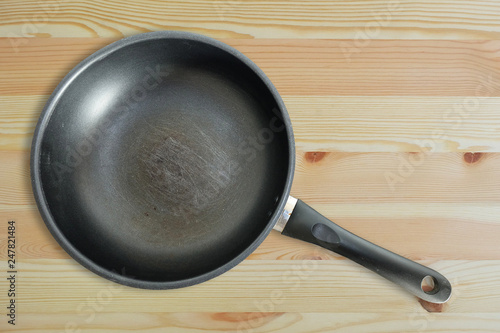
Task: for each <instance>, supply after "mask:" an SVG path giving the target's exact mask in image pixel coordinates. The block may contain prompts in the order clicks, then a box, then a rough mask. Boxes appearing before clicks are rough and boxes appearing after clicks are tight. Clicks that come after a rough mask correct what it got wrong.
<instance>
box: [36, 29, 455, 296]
mask: <svg viewBox="0 0 500 333" xmlns="http://www.w3.org/2000/svg"><path fill="white" fill-rule="evenodd" d="M294 164H295V147H294V139H293V132H292V125H291V122H290V119H289V117H288V113H287V111H286V108H285V105H284V103H283V101H282V100H281V98H280V96H279V94H278V92H277V90H276V89H275V88H274V86H273V85H272V84H271V82H270V80H269V79H268V78H267V77H266V76H265V74H264V73H263V72H262V71H261V70H260V69H259V68H258V67H257V66H256V65H255V64H254V63H253V62H252V61H250V60H249V59H248V58H247V57H245V56H244V55H243V54H241V53H240V52H238V51H237V50H235V49H233V48H231V47H229V46H228V45H226V44H224V43H222V42H219V41H217V40H214V39H211V38H208V37H205V36H202V35H198V34H193V33H187V32H175V31H161V32H152V33H145V34H140V35H136V36H132V37H129V38H125V39H122V40H120V41H117V42H115V43H113V44H111V45H109V46H107V47H104V48H103V49H101V50H99V51H97V52H96V53H94V54H93V55H91V56H90V57H88V58H87V59H85V60H84V61H83V62H82V63H80V64H79V65H78V66H76V67H75V68H74V69H73V70H72V71H71V72H70V73H69V74H68V75H67V76H66V77H65V78H64V79H63V80H62V82H61V83H60V84H59V85H58V86H57V88H56V89H55V91H54V92H53V94H52V95H51V97H50V98H49V100H48V102H47V104H46V106H45V109H44V110H43V112H42V114H41V116H40V119H39V122H38V125H37V127H36V130H35V134H34V138H33V144H32V150H31V179H32V186H33V192H34V196H35V198H36V201H37V205H38V208H39V211H40V213H41V216H42V218H43V220H44V221H45V223H46V225H47V227H48V229H49V230H50V232H51V233H52V235H53V236H54V237H55V239H56V240H57V241H58V242H59V244H60V245H61V246H62V247H63V248H64V250H66V251H67V252H68V253H69V254H70V255H71V256H72V257H73V258H74V259H75V260H76V261H78V262H79V263H80V264H82V265H83V266H85V267H86V268H88V269H90V270H91V271H93V272H94V273H96V274H98V275H100V276H102V277H104V278H107V279H109V280H112V281H115V282H118V283H121V284H124V285H128V286H133V287H139V288H148V289H169V288H179V287H186V286H190V285H194V284H197V283H201V282H204V281H206V280H209V279H211V278H214V277H215V276H217V275H219V274H222V273H224V272H225V271H227V270H229V269H230V268H232V267H233V266H235V265H236V264H238V263H239V262H241V261H242V260H243V259H244V258H246V257H247V256H248V255H249V254H250V253H251V252H252V251H254V250H255V249H256V248H257V246H258V245H259V244H260V243H261V242H262V241H263V240H264V238H265V237H266V236H267V235H268V234H269V233H270V232H271V230H272V229H273V228H274V229H276V230H278V231H279V232H281V233H282V234H283V235H286V236H290V237H294V238H297V239H300V240H303V241H306V242H310V243H314V244H317V245H319V246H322V247H324V248H326V249H329V250H331V251H334V252H336V253H339V254H341V255H343V256H345V257H347V258H350V259H352V260H354V261H355V262H357V263H359V264H361V265H363V266H364V267H366V268H368V269H370V270H372V271H374V272H376V273H378V274H380V275H381V276H383V277H385V278H387V279H389V280H390V281H392V282H394V283H396V284H398V285H399V286H401V287H403V288H405V289H407V290H408V291H410V292H411V293H413V294H415V295H416V296H418V297H420V298H421V299H424V300H427V301H430V302H435V303H442V302H446V301H447V300H448V299H449V297H450V294H451V285H450V283H449V282H448V280H447V279H446V278H445V277H444V276H442V275H441V274H439V273H438V272H436V271H434V270H432V269H430V268H428V267H425V266H422V265H420V264H418V263H415V262H413V261H410V260H408V259H406V258H404V257H401V256H399V255H397V254H394V253H392V252H390V251H388V250H385V249H383V248H381V247H379V246H377V245H374V244H372V243H370V242H368V241H366V240H364V239H362V238H360V237H357V236H355V235H353V234H352V233H350V232H348V231H346V230H345V229H343V228H341V227H340V226H338V225H336V224H334V223H333V222H331V221H329V220H328V219H327V218H325V217H323V216H322V215H320V214H319V213H318V212H316V211H315V210H313V209H312V208H311V207H309V206H308V205H307V204H305V203H304V202H302V201H300V200H297V199H295V198H293V197H290V196H289V193H290V187H291V184H292V178H293V172H294ZM297 246H299V244H297ZM424 278H425V279H431V280H432V282H433V284H434V287H433V289H432V290H427V291H424V290H422V281H423V280H424Z"/></svg>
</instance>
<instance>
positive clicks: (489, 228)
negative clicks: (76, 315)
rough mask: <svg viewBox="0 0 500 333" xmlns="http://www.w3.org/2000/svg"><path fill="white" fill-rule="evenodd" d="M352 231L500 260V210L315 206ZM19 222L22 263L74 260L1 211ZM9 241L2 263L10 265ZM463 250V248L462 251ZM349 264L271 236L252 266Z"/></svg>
mask: <svg viewBox="0 0 500 333" xmlns="http://www.w3.org/2000/svg"><path fill="white" fill-rule="evenodd" d="M313 207H314V208H316V209H317V210H318V211H320V212H321V213H323V214H324V215H325V216H327V217H329V218H330V219H332V220H333V221H335V222H336V223H337V224H339V225H341V226H342V227H344V228H346V229H347V230H349V231H351V232H353V233H355V234H357V235H359V236H362V237H364V238H366V239H368V240H370V241H372V242H373V243H375V244H379V245H381V246H383V247H385V248H388V249H390V250H392V251H394V252H397V253H399V254H401V255H403V256H405V257H407V258H410V259H412V260H437V259H440V260H444V259H446V260H485V259H490V260H492V259H496V260H500V252H499V251H492V250H491V249H492V248H496V247H497V246H498V239H499V238H500V208H498V207H492V206H491V205H484V204H467V205H466V206H464V205H463V204H429V203H416V204H412V203H406V204H404V203H403V204H397V203H395V204H314V203H313ZM10 220H15V221H16V222H17V231H18V232H17V238H18V241H17V250H16V253H17V254H16V255H17V257H18V258H19V259H21V260H24V259H37V258H46V259H68V258H69V255H68V254H67V253H66V252H65V251H64V250H63V249H62V248H61V247H60V246H59V245H58V244H57V242H56V241H55V240H54V239H53V237H52V236H51V235H50V233H49V231H48V230H47V228H46V227H45V224H44V223H43V221H42V219H41V217H40V215H39V214H38V211H37V210H36V209H34V208H33V209H29V210H28V209H26V210H23V211H0V221H10ZM4 236H5V235H1V236H0V259H3V260H6V259H7V250H6V247H7V242H6V241H5V237H4ZM457 244H461V245H460V246H459V247H457ZM304 259H321V260H344V258H343V257H341V256H339V255H336V254H334V253H332V252H330V251H328V250H325V249H322V248H319V247H317V246H315V245H311V244H307V243H304V242H300V241H297V240H295V239H291V238H288V237H285V236H282V235H280V234H279V233H277V232H271V234H270V235H269V236H268V237H267V238H266V240H265V241H264V242H263V243H262V244H261V246H259V247H258V248H257V249H256V250H255V252H254V253H253V254H251V255H250V257H249V258H248V260H304Z"/></svg>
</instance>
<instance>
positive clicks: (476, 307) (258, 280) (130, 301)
mask: <svg viewBox="0 0 500 333" xmlns="http://www.w3.org/2000/svg"><path fill="white" fill-rule="evenodd" d="M421 262H422V263H423V264H426V265H429V266H430V267H432V268H434V269H437V270H439V271H440V272H442V273H443V274H444V275H446V276H447V277H448V278H449V279H450V281H451V283H452V285H453V288H454V294H453V298H452V299H451V300H450V302H449V303H448V304H447V305H446V309H445V312H446V313H491V314H498V312H499V311H500V303H499V302H497V300H498V298H499V297H500V282H499V280H498V278H497V277H498V274H500V261H498V260H484V261H481V260H478V261H463V260H450V261H448V260H441V261H439V262H437V261H421ZM18 270H19V271H20V272H21V273H19V283H18V292H19V295H20V296H19V297H20V302H21V304H22V310H21V311H23V312H24V313H58V314H62V313H66V314H75V313H77V314H78V311H79V309H78V307H79V306H80V303H82V302H86V301H87V300H89V299H90V300H92V299H94V300H95V302H97V301H98V299H109V301H106V302H105V301H100V302H101V303H103V304H101V305H102V308H103V309H102V310H101V311H99V312H133V311H135V310H137V309H141V310H140V311H141V312H225V311H228V310H229V309H231V311H232V312H259V311H263V312H303V311H304V310H305V309H304V304H307V310H306V312H345V310H346V309H351V310H353V311H354V310H355V311H354V312H377V313H392V314H407V313H412V312H414V311H420V312H424V311H425V310H424V309H422V307H421V306H420V305H419V304H418V302H416V300H415V299H414V296H412V295H410V294H408V293H407V292H405V291H403V290H402V289H400V288H398V287H395V286H394V285H392V284H391V283H390V282H388V281H386V280H385V279H383V278H381V277H379V276H377V275H375V274H373V273H372V272H370V271H368V270H366V269H364V268H362V267H360V266H359V265H357V264H355V263H353V262H351V261H348V260H338V261H322V260H302V261H296V260H292V261H288V260H281V261H275V260H270V261H268V260H247V261H244V262H243V263H242V264H240V265H238V266H237V267H235V268H234V269H232V270H231V271H229V272H227V273H224V274H223V275H221V276H219V277H217V278H215V279H213V280H210V281H208V282H207V283H203V284H200V285H196V286H193V287H189V288H184V289H175V290H163V291H158V290H142V289H136V288H130V287H125V286H121V285H118V284H115V283H112V282H109V281H107V280H104V279H102V278H100V277H98V276H96V275H94V274H93V273H91V272H89V271H87V270H86V269H85V268H83V267H81V266H80V265H79V264H77V263H75V262H74V261H72V260H69V259H25V260H23V261H21V262H20V263H19V264H18ZM55 277H57V278H55ZM7 283H8V281H7V280H6V279H2V280H1V281H0V288H2V290H5V288H6V286H7ZM250 290H251V292H249V291H250ZM23 299H24V300H28V299H29V300H30V301H29V302H27V301H23ZM361 300H362V301H361ZM104 303H106V304H104ZM80 311H81V309H80Z"/></svg>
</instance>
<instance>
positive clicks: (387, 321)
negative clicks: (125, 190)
mask: <svg viewBox="0 0 500 333" xmlns="http://www.w3.org/2000/svg"><path fill="white" fill-rule="evenodd" d="M164 29H172V30H183V31H191V32H197V33H202V34H205V35H208V36H211V37H214V38H217V39H220V40H222V41H224V42H226V43H228V44H230V45H232V46H233V47H235V48H237V49H238V50H240V51H242V52H243V53H244V54H245V55H247V56H248V57H249V58H251V60H253V61H254V62H255V63H256V64H257V65H258V66H260V67H261V68H262V69H263V70H264V72H265V73H266V74H267V75H268V76H269V77H270V79H271V80H272V82H273V83H274V84H275V86H276V87H277V89H278V90H279V92H280V93H281V94H282V96H283V99H284V101H285V104H286V105H287V108H288V110H289V113H290V117H291V119H292V122H293V125H294V130H295V138H296V145H297V155H296V158H297V165H296V175H295V181H294V184H293V189H292V194H293V195H294V196H296V197H299V198H301V199H303V200H304V201H306V202H308V203H309V204H311V205H312V206H313V207H314V208H315V209H317V210H318V211H320V212H322V213H323V214H325V216H327V217H329V218H331V219H333V220H334V221H335V222H337V223H338V224H339V225H341V226H343V227H345V228H346V229H348V230H351V231H353V232H354V233H356V234H359V235H360V236H362V237H365V238H367V239H369V240H371V241H373V242H374V243H377V244H380V245H383V246H384V247H387V248H388V249H390V250H393V251H396V252H397V253H400V254H402V255H404V256H407V257H409V258H411V259H413V260H417V261H418V262H420V263H422V264H425V265H429V266H431V267H432V268H435V269H437V270H438V271H440V272H441V273H443V274H444V275H445V276H446V277H448V278H449V279H450V281H451V283H452V285H453V295H452V299H451V300H450V302H448V303H447V304H446V305H445V306H444V307H442V308H440V309H439V310H440V311H442V312H441V313H429V312H427V311H426V310H425V309H424V308H423V307H422V305H421V304H420V303H419V302H418V301H417V299H416V298H415V297H413V296H411V295H410V294H408V293H406V292H404V291H402V290H400V289H399V288H397V287H394V286H393V285H391V284H390V283H388V282H387V281H385V280H383V279H382V278H379V277H378V276H376V275H375V274H373V273H371V272H368V271H366V270H365V269H363V268H361V267H359V266H357V265H356V264H354V263H352V262H350V261H349V260H346V259H344V258H342V257H341V256H338V255H336V254H333V253H331V252H328V251H326V250H323V249H320V248H318V247H316V246H314V245H310V244H306V243H303V242H300V241H297V240H294V239H290V238H286V237H283V236H281V235H279V234H278V233H277V232H274V231H273V232H271V234H270V235H269V236H268V238H267V239H266V240H265V241H264V242H263V244H262V245H261V246H260V247H259V248H258V249H257V250H256V251H255V252H254V253H253V254H252V255H251V256H250V257H249V258H248V259H247V260H245V261H244V262H243V263H241V264H240V265H238V266H237V267H235V268H234V269H232V270H231V271H229V272H227V273H225V274H223V275H222V276H220V277H218V278H216V279H214V280H211V281H209V282H207V283H203V284H200V285H197V286H193V287H190V288H186V289H179V290H169V291H149V290H139V289H133V288H128V287H124V286H120V285H117V284H113V283H111V282H108V281H107V280H104V279H102V278H100V277H98V276H96V275H94V274H93V273H90V272H89V271H87V270H86V269H84V268H83V267H81V266H80V265H78V264H77V263H76V262H75V261H73V260H72V259H71V258H70V257H69V256H68V254H66V252H64V251H63V250H62V249H61V247H60V246H59V245H58V244H57V243H56V241H55V240H54V239H53V237H52V236H51V235H50V233H49V231H48V230H47V228H46V227H45V225H44V224H43V221H42V220H41V218H40V215H39V213H38V210H37V208H36V205H35V202H34V199H33V196H32V193H31V185H30V176H29V150H30V144H31V138H32V134H33V131H34V128H35V124H36V121H37V119H38V116H39V114H40V112H41V110H42V109H43V106H44V104H45V102H46V100H47V98H48V96H49V95H50V93H51V92H52V91H53V89H54V88H55V87H56V85H57V84H58V83H59V81H60V80H61V79H62V78H63V77H64V76H65V75H66V74H67V73H68V71H69V70H71V69H72V68H73V67H74V66H75V65H76V64H77V63H79V62H80V61H82V60H83V59H85V57H87V56H88V55H90V54H92V53H93V52H95V51H97V50H98V49H100V48H101V47H103V46H105V45H107V44H109V43H111V42H113V41H115V40H117V39H119V38H122V37H123V36H130V35H134V34H137V33H141V32H147V31H157V30H164ZM499 109H500V3H499V2H498V1H494V0H489V1H473V2H471V1H466V0H449V1H445V2H443V1H434V2H433V1H417V0H407V1H385V0H384V1H372V0H360V1H350V2H346V1H344V2H341V1H330V0H312V1H307V2H304V1H299V0H291V1H263V0H256V1H241V0H214V1H201V0H189V1H178V0H177V1H175V0H170V1H167V0H161V1H156V0H138V1H135V2H123V1H118V0H111V1H107V0H106V1H105V0H92V1H87V0H44V1H37V0H27V1H20V0H4V1H1V2H0V177H1V180H0V222H1V221H3V222H2V223H5V221H8V220H12V219H14V220H16V221H17V245H18V247H17V249H16V250H17V252H16V255H17V259H18V265H19V266H18V271H19V274H18V279H17V285H16V287H17V300H16V302H17V305H18V307H17V311H18V312H17V314H18V317H17V324H16V326H15V327H13V326H11V325H8V324H7V322H6V320H5V312H4V311H0V314H2V316H1V318H2V319H0V331H1V332H7V331H16V332H36V333H48V332H50V333H52V332H65V333H67V332H80V330H81V332H124V331H129V330H136V331H141V332H148V333H149V332H151V333H153V332H155V333H156V332H176V333H177V332H181V333H184V332H222V331H224V332H246V333H250V332H252V333H257V332H266V333H270V332H286V333H289V332H300V333H302V332H342V333H343V332H380V333H382V332H384V333H385V332H424V331H425V332H457V331H468V332H500V279H499V276H500V251H498V249H499V246H498V239H500V205H499V204H498V203H499V202H500V186H499V185H500V172H499V171H497V170H499V166H500V135H499V134H500V116H499V113H498V111H499ZM428 149H430V152H429V151H428ZM472 152H473V153H472ZM2 223H0V229H1V228H3V227H2V225H5V224H2ZM5 240H6V232H5V229H4V230H3V231H2V230H0V264H2V265H3V264H5V259H6V246H7V244H6V242H5ZM3 269H4V268H2V270H3ZM7 283H8V282H7V280H6V279H5V277H2V278H0V306H1V307H2V308H4V306H5V305H6V302H7V298H6V292H5V291H6V290H7V289H8V288H7V287H8V286H7Z"/></svg>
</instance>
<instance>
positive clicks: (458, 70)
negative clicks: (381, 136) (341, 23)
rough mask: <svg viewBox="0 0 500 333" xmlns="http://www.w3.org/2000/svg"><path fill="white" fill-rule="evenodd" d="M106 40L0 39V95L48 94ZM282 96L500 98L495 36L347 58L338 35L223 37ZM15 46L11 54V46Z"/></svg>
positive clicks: (388, 43)
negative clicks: (15, 43)
mask: <svg viewBox="0 0 500 333" xmlns="http://www.w3.org/2000/svg"><path fill="white" fill-rule="evenodd" d="M111 41H112V39H101V38H81V39H74V38H73V39H71V38H54V39H52V38H35V39H30V40H29V42H28V43H26V44H24V45H22V46H20V47H19V48H18V49H15V48H13V47H12V45H11V43H10V41H9V40H8V39H7V38H3V39H0V55H1V58H0V59H1V61H0V95H9V96H10V95H48V94H50V93H51V92H52V91H53V89H54V88H55V86H56V85H57V83H58V82H59V81H60V80H61V79H62V78H63V77H64V75H66V74H67V72H68V71H69V70H70V69H71V68H73V67H74V66H75V65H76V64H78V63H79V62H80V61H81V60H83V59H84V58H85V57H86V56H88V55H90V54H91V53H92V52H93V51H95V50H97V49H99V48H101V47H102V46H104V45H105V44H108V43H110V42H111ZM223 41H224V42H226V43H228V44H230V45H232V46H234V47H235V48H237V49H239V50H240V51H242V52H243V53H244V54H246V55H247V56H248V57H249V58H250V59H252V60H253V61H254V62H255V63H256V64H257V65H258V66H260V67H261V68H262V69H263V70H264V72H265V73H266V74H267V75H268V76H269V78H270V79H271V81H272V82H273V83H274V84H275V85H276V87H277V89H278V91H279V92H280V93H281V94H283V95H285V96H286V95H289V96H314V95H317V96H318V95H319V96H472V97H476V96H481V97H498V96H500V61H499V60H500V40H492V41H479V40H472V41H441V40H440V41H438V40H373V41H371V43H370V44H369V45H367V46H366V47H364V48H362V49H360V51H359V52H356V53H355V54H352V55H351V56H346V54H345V52H344V51H343V50H342V47H341V43H342V42H343V41H341V40H318V39H316V40H302V39H291V40H289V39H278V40H273V39H259V40H251V39H223ZM16 51H17V52H16Z"/></svg>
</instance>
